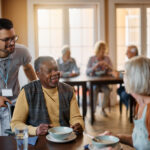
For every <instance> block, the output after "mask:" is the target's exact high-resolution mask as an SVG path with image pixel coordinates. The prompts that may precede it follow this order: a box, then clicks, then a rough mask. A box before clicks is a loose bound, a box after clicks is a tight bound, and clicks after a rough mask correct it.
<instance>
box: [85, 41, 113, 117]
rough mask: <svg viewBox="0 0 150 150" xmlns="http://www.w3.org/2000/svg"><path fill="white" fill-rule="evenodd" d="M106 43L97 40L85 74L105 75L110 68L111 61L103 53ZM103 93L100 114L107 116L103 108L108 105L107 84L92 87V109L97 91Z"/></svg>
mask: <svg viewBox="0 0 150 150" xmlns="http://www.w3.org/2000/svg"><path fill="white" fill-rule="evenodd" d="M105 51H106V44H105V42H100V41H99V42H97V43H96V44H95V56H92V57H90V59H89V61H88V65H87V69H86V74H87V75H89V76H100V75H102V74H105V75H107V74H108V73H109V72H110V71H111V70H112V63H111V60H110V58H109V57H108V56H106V55H105ZM99 91H102V92H103V93H104V99H103V102H102V111H101V112H102V114H103V115H104V116H107V114H106V112H105V110H104V109H105V108H106V107H108V106H109V105H110V92H111V90H110V88H109V87H108V85H101V86H95V89H94V94H93V95H94V111H96V105H97V95H98V92H99Z"/></svg>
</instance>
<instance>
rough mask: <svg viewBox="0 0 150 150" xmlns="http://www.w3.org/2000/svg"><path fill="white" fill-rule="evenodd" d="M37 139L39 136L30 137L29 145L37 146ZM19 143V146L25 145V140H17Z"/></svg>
mask: <svg viewBox="0 0 150 150" xmlns="http://www.w3.org/2000/svg"><path fill="white" fill-rule="evenodd" d="M37 139H38V136H34V137H28V144H31V145H33V146H34V145H35V144H36V141H37ZM17 142H18V144H19V145H22V144H23V140H17Z"/></svg>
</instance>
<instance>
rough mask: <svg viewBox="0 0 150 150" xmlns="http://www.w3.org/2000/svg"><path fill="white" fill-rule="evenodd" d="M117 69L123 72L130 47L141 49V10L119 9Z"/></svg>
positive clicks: (117, 12) (117, 11) (117, 14)
mask: <svg viewBox="0 0 150 150" xmlns="http://www.w3.org/2000/svg"><path fill="white" fill-rule="evenodd" d="M116 16H117V17H116V32H117V34H116V35H117V45H116V46H117V69H118V70H123V69H124V63H125V61H126V50H127V46H128V45H136V46H137V47H138V49H140V46H141V45H140V9H139V8H117V10H116Z"/></svg>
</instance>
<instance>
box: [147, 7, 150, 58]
mask: <svg viewBox="0 0 150 150" xmlns="http://www.w3.org/2000/svg"><path fill="white" fill-rule="evenodd" d="M147 56H148V57H149V58H150V8H147Z"/></svg>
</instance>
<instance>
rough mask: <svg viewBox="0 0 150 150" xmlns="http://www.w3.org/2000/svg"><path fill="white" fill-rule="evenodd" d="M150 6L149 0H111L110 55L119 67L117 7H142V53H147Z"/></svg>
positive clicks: (115, 65)
mask: <svg viewBox="0 0 150 150" xmlns="http://www.w3.org/2000/svg"><path fill="white" fill-rule="evenodd" d="M149 6H150V1H149V0H142V1H141V0H110V1H109V22H111V24H110V23H109V25H108V26H109V31H111V32H110V34H109V47H110V49H111V51H110V57H111V58H112V61H113V64H114V67H115V68H117V51H116V49H117V47H116V46H117V39H116V8H140V11H141V14H140V19H141V20H140V25H141V28H140V41H141V42H140V45H141V54H142V55H145V56H146V55H147V32H146V30H147V16H146V9H147V8H148V7H149Z"/></svg>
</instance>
